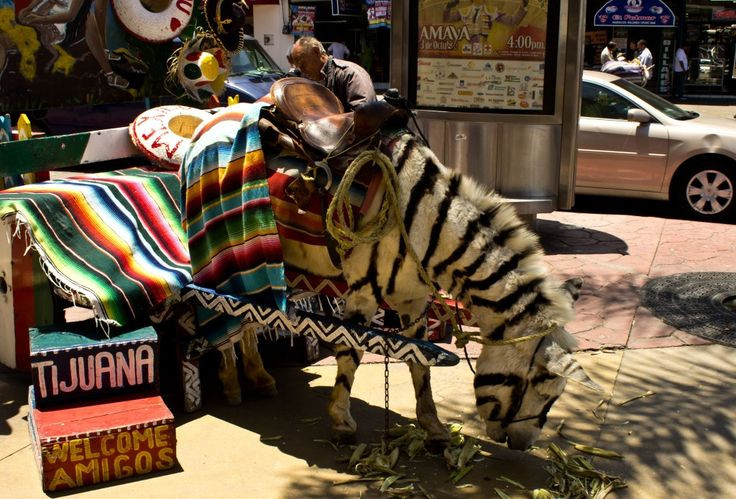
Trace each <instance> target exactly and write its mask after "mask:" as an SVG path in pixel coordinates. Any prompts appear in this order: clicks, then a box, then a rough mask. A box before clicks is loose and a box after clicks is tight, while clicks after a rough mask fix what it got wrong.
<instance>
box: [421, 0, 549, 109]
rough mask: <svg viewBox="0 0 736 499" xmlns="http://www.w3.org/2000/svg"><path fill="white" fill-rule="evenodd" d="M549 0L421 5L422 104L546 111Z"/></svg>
mask: <svg viewBox="0 0 736 499" xmlns="http://www.w3.org/2000/svg"><path fill="white" fill-rule="evenodd" d="M547 5H548V4H547V1H546V0H506V1H496V0H459V1H458V0H456V1H452V2H446V1H438V0H419V10H418V33H417V36H418V47H417V48H418V54H417V55H418V57H417V105H418V106H427V107H445V108H477V109H514V110H528V111H534V110H542V109H543V90H544V60H545V54H546V40H547V12H548V9H547Z"/></svg>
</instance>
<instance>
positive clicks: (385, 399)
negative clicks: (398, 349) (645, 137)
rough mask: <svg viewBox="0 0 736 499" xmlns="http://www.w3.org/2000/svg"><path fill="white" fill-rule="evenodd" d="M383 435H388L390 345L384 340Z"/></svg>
mask: <svg viewBox="0 0 736 499" xmlns="http://www.w3.org/2000/svg"><path fill="white" fill-rule="evenodd" d="M383 402H384V411H383V436H384V438H386V437H388V345H387V343H386V341H384V342H383Z"/></svg>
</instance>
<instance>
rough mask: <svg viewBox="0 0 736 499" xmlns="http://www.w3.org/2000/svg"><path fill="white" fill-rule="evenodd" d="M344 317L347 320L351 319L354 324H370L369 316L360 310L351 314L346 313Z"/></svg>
mask: <svg viewBox="0 0 736 499" xmlns="http://www.w3.org/2000/svg"><path fill="white" fill-rule="evenodd" d="M343 319H344V320H346V321H350V322H352V323H353V324H360V325H361V326H367V325H368V324H369V322H368V318H367V317H366V316H365V315H363V314H361V313H360V312H358V311H355V312H352V313H350V314H349V315H345V317H343Z"/></svg>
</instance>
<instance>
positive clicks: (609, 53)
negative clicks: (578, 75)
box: [601, 41, 616, 67]
mask: <svg viewBox="0 0 736 499" xmlns="http://www.w3.org/2000/svg"><path fill="white" fill-rule="evenodd" d="M615 60H616V42H614V41H610V42H608V43H607V44H606V46H605V47H604V48H603V50H602V51H601V67H602V66H603V65H604V64H605V63H607V62H610V61H615Z"/></svg>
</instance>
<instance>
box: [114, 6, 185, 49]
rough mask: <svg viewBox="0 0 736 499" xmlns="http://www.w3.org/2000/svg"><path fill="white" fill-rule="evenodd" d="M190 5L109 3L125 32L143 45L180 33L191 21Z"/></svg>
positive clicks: (161, 40)
mask: <svg viewBox="0 0 736 499" xmlns="http://www.w3.org/2000/svg"><path fill="white" fill-rule="evenodd" d="M191 5H192V4H191V3H188V4H187V3H182V2H177V1H174V0H169V1H168V2H167V1H165V0H140V1H138V0H112V8H113V11H114V12H115V16H116V17H117V18H118V21H120V24H122V25H123V27H124V28H125V30H126V31H128V32H129V33H131V34H132V35H133V36H135V37H136V38H140V39H141V40H144V41H146V42H154V43H161V42H167V41H169V40H173V39H174V38H176V37H177V36H179V35H180V34H181V32H182V31H183V30H184V28H186V27H187V25H188V24H189V21H190V20H191V18H192V7H191Z"/></svg>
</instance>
